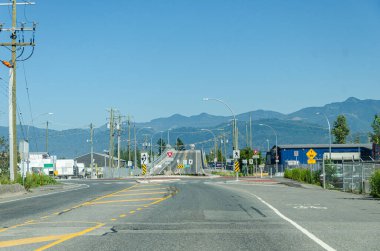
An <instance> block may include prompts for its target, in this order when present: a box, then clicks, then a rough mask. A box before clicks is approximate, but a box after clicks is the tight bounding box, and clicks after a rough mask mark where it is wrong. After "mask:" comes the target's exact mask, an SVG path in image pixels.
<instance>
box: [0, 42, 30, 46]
mask: <svg viewBox="0 0 380 251" xmlns="http://www.w3.org/2000/svg"><path fill="white" fill-rule="evenodd" d="M0 46H36V44H35V43H33V42H30V43H0Z"/></svg>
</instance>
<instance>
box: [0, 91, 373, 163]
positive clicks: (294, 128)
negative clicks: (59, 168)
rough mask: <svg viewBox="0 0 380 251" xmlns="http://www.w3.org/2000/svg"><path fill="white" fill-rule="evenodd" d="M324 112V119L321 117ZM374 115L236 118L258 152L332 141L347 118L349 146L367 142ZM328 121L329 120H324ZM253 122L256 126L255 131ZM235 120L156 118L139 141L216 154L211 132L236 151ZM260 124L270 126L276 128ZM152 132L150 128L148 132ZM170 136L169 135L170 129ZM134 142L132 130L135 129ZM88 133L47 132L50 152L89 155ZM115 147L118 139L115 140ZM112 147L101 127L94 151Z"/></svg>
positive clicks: (37, 134) (309, 112) (339, 109)
mask: <svg viewBox="0 0 380 251" xmlns="http://www.w3.org/2000/svg"><path fill="white" fill-rule="evenodd" d="M317 113H319V115H318V114H317ZM375 114H380V100H370V99H366V100H360V99H357V98H354V97H351V98H348V99H347V100H345V101H343V102H335V103H331V104H326V105H325V106H322V107H307V108H304V109H301V110H299V111H296V112H293V113H290V114H282V113H279V112H275V111H265V110H257V111H251V112H246V113H242V114H238V115H236V119H237V121H238V128H239V147H244V146H246V145H250V144H251V143H250V137H249V135H250V130H251V128H252V142H253V147H254V148H256V149H259V150H266V149H267V147H268V143H269V144H270V147H271V146H273V145H274V144H275V134H277V140H278V144H306V143H314V144H318V143H326V142H328V130H327V128H328V127H327V121H326V118H328V120H329V122H330V124H331V127H333V123H334V121H335V120H336V117H337V116H338V115H344V116H345V117H346V119H347V122H348V125H349V128H350V132H351V133H350V135H349V137H348V141H352V142H353V141H354V140H355V141H356V140H358V139H359V140H360V142H361V143H367V142H368V133H369V132H371V131H372V128H371V123H372V121H373V119H374V116H375ZM325 116H326V117H325ZM250 118H251V120H252V123H251V124H252V127H250V123H249V121H250ZM231 119H232V116H214V115H210V114H207V113H201V114H199V115H194V116H190V117H186V116H183V115H180V114H174V115H172V116H170V117H167V118H157V119H153V120H151V121H150V122H144V123H136V130H137V131H138V132H139V133H138V134H137V142H138V145H139V146H140V148H141V144H140V143H142V142H144V141H146V142H147V143H150V142H151V141H152V142H153V145H154V146H156V142H157V140H158V139H159V138H160V137H162V138H163V139H164V141H165V142H167V139H168V137H169V140H170V144H172V145H173V144H174V143H175V140H176V138H177V137H179V138H180V139H181V140H182V141H183V142H184V143H185V144H196V146H197V148H201V147H203V148H205V149H206V150H208V149H212V148H213V146H214V141H213V135H211V133H210V132H209V131H207V130H203V131H201V130H200V129H203V128H204V129H209V130H212V132H214V134H215V135H216V136H218V137H222V134H223V133H224V134H225V138H226V139H227V140H226V141H225V142H227V141H228V142H229V143H228V144H229V145H228V144H227V146H226V147H228V149H229V148H231V142H232V140H231V131H232V128H231V125H230V123H231V122H230V121H231ZM260 124H266V125H269V126H270V127H272V128H273V129H274V131H272V130H271V129H270V128H268V127H265V126H260ZM146 127H149V128H146ZM169 128H170V131H169V133H168V129H169ZM29 131H30V135H29V142H30V151H45V150H46V131H45V129H41V128H35V127H30V129H29ZM131 131H132V136H131V137H132V138H131V142H132V143H133V142H134V140H133V137H134V136H133V127H132V130H131ZM25 132H26V130H25V128H24V127H20V126H19V127H18V138H19V139H22V138H25V137H26V136H25V134H26V133H25ZM127 132H128V130H127V124H126V123H124V124H123V125H122V133H121V147H122V148H126V146H127V144H128V140H127V138H128V135H127ZM7 135H8V128H7V127H0V136H4V137H7ZM89 139H90V132H89V129H70V130H63V131H56V130H51V129H50V130H49V131H48V151H49V152H50V153H51V154H53V155H57V156H58V157H59V158H62V157H65V158H73V157H76V156H80V155H82V154H85V153H88V152H89V151H90V144H89V143H88V141H89ZM115 142H117V140H116V139H115ZM108 148H109V130H108V129H107V125H106V124H104V125H103V126H101V127H99V128H96V129H95V131H94V150H95V151H96V152H103V151H104V150H106V149H108Z"/></svg>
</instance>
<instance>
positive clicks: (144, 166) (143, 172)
mask: <svg viewBox="0 0 380 251" xmlns="http://www.w3.org/2000/svg"><path fill="white" fill-rule="evenodd" d="M141 169H142V174H143V175H145V174H146V165H145V164H142V165H141Z"/></svg>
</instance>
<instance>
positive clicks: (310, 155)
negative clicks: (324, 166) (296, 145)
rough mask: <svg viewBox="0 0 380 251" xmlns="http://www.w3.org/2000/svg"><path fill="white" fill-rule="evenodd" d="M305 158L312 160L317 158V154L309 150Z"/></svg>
mask: <svg viewBox="0 0 380 251" xmlns="http://www.w3.org/2000/svg"><path fill="white" fill-rule="evenodd" d="M306 156H307V157H308V158H309V159H314V158H315V156H317V153H316V152H315V151H314V150H313V149H311V148H310V150H309V151H308V152H307V153H306Z"/></svg>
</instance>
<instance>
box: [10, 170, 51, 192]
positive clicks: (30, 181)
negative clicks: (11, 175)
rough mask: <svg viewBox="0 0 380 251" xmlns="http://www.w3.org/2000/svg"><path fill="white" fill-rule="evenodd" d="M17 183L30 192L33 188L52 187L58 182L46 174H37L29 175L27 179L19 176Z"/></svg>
mask: <svg viewBox="0 0 380 251" xmlns="http://www.w3.org/2000/svg"><path fill="white" fill-rule="evenodd" d="M16 181H17V183H19V184H21V185H23V186H24V187H25V189H26V190H29V189H30V188H33V187H39V186H43V185H52V184H56V183H57V181H56V180H55V179H54V178H53V177H51V176H48V175H46V174H37V173H28V174H27V175H26V177H24V180H23V177H22V176H21V175H20V174H19V175H18V176H17V179H16Z"/></svg>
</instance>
